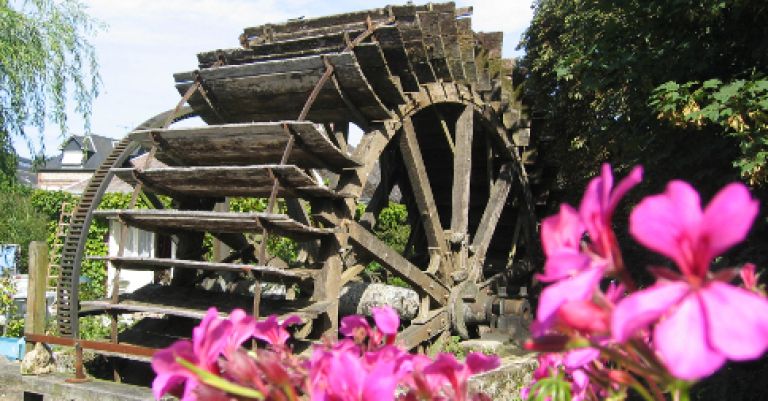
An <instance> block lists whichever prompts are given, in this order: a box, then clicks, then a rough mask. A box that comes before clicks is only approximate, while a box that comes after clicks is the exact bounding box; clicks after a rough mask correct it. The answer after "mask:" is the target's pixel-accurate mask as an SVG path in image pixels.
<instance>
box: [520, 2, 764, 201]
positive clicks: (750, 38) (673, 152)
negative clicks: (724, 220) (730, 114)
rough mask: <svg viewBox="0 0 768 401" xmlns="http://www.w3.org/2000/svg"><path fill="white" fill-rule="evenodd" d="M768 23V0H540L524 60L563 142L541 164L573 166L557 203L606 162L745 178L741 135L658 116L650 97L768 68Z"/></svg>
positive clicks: (706, 180) (662, 177)
mask: <svg viewBox="0 0 768 401" xmlns="http://www.w3.org/2000/svg"><path fill="white" fill-rule="evenodd" d="M767 19H768V4H766V3H765V2H764V1H762V0H744V1H738V2H723V1H721V0H703V1H698V2H691V1H665V0H630V1H622V2H614V1H609V0H597V1H574V0H568V1H555V0H538V1H537V2H536V3H535V12H534V17H533V20H532V22H531V25H530V27H529V28H528V30H527V31H526V33H525V35H524V38H523V42H522V45H521V47H522V48H523V49H524V50H525V51H526V55H525V57H524V59H523V60H522V62H521V67H522V70H524V72H525V78H526V79H525V82H524V86H525V91H524V93H525V96H526V101H527V102H528V103H529V104H530V107H531V109H532V114H533V115H534V116H540V117H542V119H541V120H536V121H535V122H534V124H535V128H536V129H535V131H536V134H537V136H538V137H539V138H542V137H544V138H551V139H552V141H551V142H550V144H548V145H547V146H543V145H542V150H543V152H542V153H541V154H542V155H543V156H544V157H545V160H542V161H543V162H545V163H552V164H554V165H559V166H563V167H565V168H561V169H560V173H559V176H558V177H556V181H555V182H556V185H557V187H558V188H556V189H560V190H561V191H560V192H559V194H560V195H561V196H562V197H563V199H554V200H555V201H559V200H570V201H574V199H569V198H568V196H572V195H570V194H575V193H580V191H581V189H582V188H583V186H584V184H585V182H586V181H587V180H588V179H589V178H590V177H591V176H593V175H594V174H595V171H596V166H597V165H598V164H599V163H600V162H602V161H610V162H612V163H613V164H614V165H616V166H617V167H619V168H620V169H625V170H626V169H628V168H629V167H630V166H632V165H634V164H638V163H640V164H643V165H645V166H646V171H647V172H649V173H650V174H652V175H653V176H652V177H648V178H649V180H648V181H652V182H657V183H659V184H657V185H661V183H663V182H666V181H667V180H668V179H670V178H672V177H676V178H683V179H687V180H689V181H693V182H694V183H695V185H696V186H697V187H699V188H704V189H705V192H711V191H712V190H713V189H714V188H717V187H720V186H722V184H723V183H724V182H726V181H730V180H732V179H734V178H737V177H738V173H739V172H738V171H737V170H736V169H734V168H733V167H732V166H733V162H734V160H736V159H737V158H738V157H739V154H740V149H739V144H738V141H737V140H734V139H735V138H733V137H731V136H726V135H723V129H722V127H720V126H717V124H711V125H707V126H701V127H692V126H690V125H685V126H680V125H675V124H669V123H668V122H667V121H666V120H659V118H658V117H659V111H658V110H657V109H656V108H655V107H654V105H652V104H651V99H652V98H653V97H654V93H655V90H656V88H657V87H660V86H661V85H664V83H665V82H669V81H672V82H678V83H686V82H691V81H694V82H706V81H710V80H713V79H718V80H720V81H721V82H724V83H728V84H726V86H727V85H730V84H731V83H734V82H737V81H738V80H740V79H744V80H745V81H746V80H750V79H753V78H751V77H763V76H765V75H766V74H768V24H765V21H766V20H767ZM680 85H683V84H680ZM719 89H722V86H720V88H718V90H719ZM732 89H733V88H730V89H729V90H732ZM724 103H728V102H724ZM709 104H710V103H708V102H704V103H702V106H701V108H702V109H704V108H705V107H706V106H708V105H709ZM670 111H671V109H670ZM577 190H578V191H577ZM654 190H655V189H654Z"/></svg>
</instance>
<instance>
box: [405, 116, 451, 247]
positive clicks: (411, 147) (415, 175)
mask: <svg viewBox="0 0 768 401" xmlns="http://www.w3.org/2000/svg"><path fill="white" fill-rule="evenodd" d="M400 152H401V153H402V155H403V161H404V162H405V168H406V171H407V172H408V178H409V181H410V182H411V188H413V194H414V197H415V199H416V204H417V205H418V207H419V213H420V214H421V221H422V224H423V225H424V231H425V232H426V234H427V241H428V242H429V246H430V247H432V248H436V249H440V250H441V251H443V252H445V251H446V250H447V246H446V242H445V237H444V234H443V227H442V226H441V225H440V216H439V214H438V212H437V206H435V199H434V195H433V194H432V187H431V186H430V184H429V178H428V177H427V170H426V167H425V166H424V160H423V159H422V154H421V150H420V149H419V142H418V139H417V138H416V131H415V129H414V127H413V121H412V120H411V119H410V117H408V118H405V119H403V129H402V132H401V134H400Z"/></svg>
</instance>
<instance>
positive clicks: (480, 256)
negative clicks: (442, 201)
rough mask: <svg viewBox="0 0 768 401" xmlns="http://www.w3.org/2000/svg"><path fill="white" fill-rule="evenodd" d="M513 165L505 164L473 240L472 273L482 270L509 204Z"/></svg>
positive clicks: (494, 185)
mask: <svg viewBox="0 0 768 401" xmlns="http://www.w3.org/2000/svg"><path fill="white" fill-rule="evenodd" d="M512 163H513V162H510V163H505V164H504V165H502V166H501V171H500V172H499V177H498V178H497V179H496V182H495V183H494V184H493V188H492V189H491V195H490V197H489V198H490V199H488V204H487V205H486V206H485V211H483V217H482V218H481V219H480V225H479V226H478V228H477V232H475V237H474V238H473V239H472V248H473V249H474V255H473V256H472V261H471V262H470V266H471V267H472V268H473V272H472V273H477V272H479V271H480V269H482V264H483V262H484V261H485V254H486V252H487V251H488V246H489V245H490V244H491V239H492V238H493V232H494V231H495V230H496V224H498V222H499V218H500V217H501V212H502V210H504V204H505V203H506V202H507V195H509V190H510V188H511V187H512Z"/></svg>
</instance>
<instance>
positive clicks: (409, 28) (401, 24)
mask: <svg viewBox="0 0 768 401" xmlns="http://www.w3.org/2000/svg"><path fill="white" fill-rule="evenodd" d="M391 10H392V14H393V15H394V16H395V17H396V18H397V28H398V29H399V30H400V35H401V36H402V38H403V44H404V46H405V49H406V53H407V54H408V59H409V60H410V62H411V66H412V67H413V69H414V72H415V73H416V77H418V79H419V83H420V84H425V83H428V82H435V81H436V79H437V78H436V76H435V71H434V69H433V68H432V64H430V62H429V56H428V54H427V49H426V47H425V46H424V36H423V34H422V30H421V27H420V26H419V21H418V19H417V18H416V7H415V6H414V5H412V4H408V5H402V6H392V7H391Z"/></svg>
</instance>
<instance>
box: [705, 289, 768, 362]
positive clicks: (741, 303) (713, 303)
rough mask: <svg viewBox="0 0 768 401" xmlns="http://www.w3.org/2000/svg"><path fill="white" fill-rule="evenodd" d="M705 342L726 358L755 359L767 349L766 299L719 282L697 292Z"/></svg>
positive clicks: (767, 314)
mask: <svg viewBox="0 0 768 401" xmlns="http://www.w3.org/2000/svg"><path fill="white" fill-rule="evenodd" d="M699 295H700V297H701V300H702V302H703V304H704V308H705V310H706V317H707V327H708V330H707V332H708V334H709V342H710V344H711V345H712V347H713V348H714V349H716V350H718V351H719V352H721V353H722V354H723V355H725V356H726V357H728V358H729V359H734V360H737V361H742V360H748V359H756V358H759V357H760V356H761V355H762V354H763V353H764V352H765V350H766V349H767V348H768V300H766V299H765V298H763V297H761V296H759V295H757V294H754V293H752V292H749V291H747V290H744V289H742V288H738V287H734V286H732V285H729V284H725V283H721V282H712V283H710V284H709V285H708V286H706V287H705V288H703V289H701V291H699Z"/></svg>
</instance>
